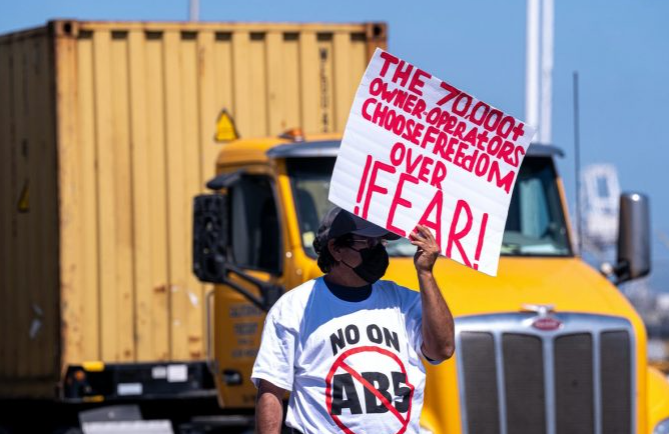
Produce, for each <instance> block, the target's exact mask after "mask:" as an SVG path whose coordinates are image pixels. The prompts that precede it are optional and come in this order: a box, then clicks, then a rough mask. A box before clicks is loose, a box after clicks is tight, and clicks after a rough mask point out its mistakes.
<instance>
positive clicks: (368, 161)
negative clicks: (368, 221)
mask: <svg viewBox="0 0 669 434" xmlns="http://www.w3.org/2000/svg"><path fill="white" fill-rule="evenodd" d="M371 165H372V156H371V155H368V156H367V159H366V160H365V168H364V169H363V171H362V179H360V186H359V187H358V196H357V197H356V199H355V201H356V202H357V203H360V201H361V200H362V193H363V192H364V191H365V184H366V183H367V174H368V173H369V168H370V166H371ZM353 212H354V213H355V214H357V215H360V207H359V206H358V205H356V206H355V208H354V209H353Z"/></svg>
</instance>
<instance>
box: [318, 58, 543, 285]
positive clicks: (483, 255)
mask: <svg viewBox="0 0 669 434" xmlns="http://www.w3.org/2000/svg"><path fill="white" fill-rule="evenodd" d="M534 132H535V131H534V129H533V128H531V127H530V126H528V125H525V124H524V123H523V122H521V121H519V120H518V119H515V118H514V117H513V116H510V115H508V114H506V113H504V112H502V111H501V110H499V109H496V108H494V107H492V106H490V105H489V104H486V103H485V102H483V101H479V100H478V99H476V98H474V97H473V96H471V95H470V94H468V93H466V92H464V91H461V90H460V89H457V88H455V87H454V86H451V85H450V84H448V83H446V82H444V81H442V80H440V79H438V78H437V77H434V76H432V75H431V74H429V73H427V72H425V71H423V70H421V69H419V68H416V67H415V66H414V65H411V64H410V63H408V62H405V61H404V60H402V59H399V58H397V57H395V56H393V55H392V54H390V53H388V52H385V51H383V50H381V49H377V50H376V52H375V53H374V57H373V58H372V60H371V61H370V63H369V66H368V67H367V70H366V71H365V75H364V76H363V78H362V82H361V83H360V87H358V91H357V93H356V96H355V100H354V102H353V106H352V108H351V113H350V115H349V118H348V123H347V124H346V131H345V132H344V137H343V139H342V143H341V148H340V149H339V154H338V157H337V162H336V164H335V168H334V172H333V175H332V181H331V185H330V195H329V199H330V201H331V202H333V203H335V204H337V205H339V206H340V207H342V208H344V209H346V210H348V211H351V212H353V213H355V214H357V215H359V216H361V217H362V218H364V219H367V220H369V221H371V222H373V223H375V224H377V225H379V226H382V227H384V228H386V229H388V230H390V231H392V232H394V233H396V234H399V235H401V236H404V237H408V236H409V234H410V233H411V232H412V231H413V230H414V228H415V227H416V225H417V224H422V225H425V226H427V227H429V228H430V229H431V230H432V232H433V233H434V235H435V238H436V239H437V242H438V243H439V246H440V248H441V252H442V254H443V255H445V256H447V257H449V258H451V259H453V260H455V261H457V262H459V263H461V264H464V265H466V266H468V267H471V268H473V269H476V270H479V271H481V272H483V273H485V274H488V275H491V276H496V275H497V266H498V263H499V255H500V249H501V244H502V236H503V234H504V226H505V224H506V217H507V213H508V210H509V202H510V200H511V193H512V192H513V186H514V184H515V182H516V178H517V176H518V171H519V169H520V165H521V163H522V162H523V158H524V157H525V153H526V151H527V148H528V146H529V145H530V140H531V139H532V137H533V136H534Z"/></svg>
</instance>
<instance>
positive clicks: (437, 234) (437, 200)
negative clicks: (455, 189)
mask: <svg viewBox="0 0 669 434" xmlns="http://www.w3.org/2000/svg"><path fill="white" fill-rule="evenodd" d="M443 199H444V193H443V192H442V191H441V190H437V194H435V195H434V197H433V198H432V201H431V202H430V204H429V205H428V206H427V208H425V212H424V213H423V216H422V217H421V218H420V221H419V222H418V224H419V225H423V226H427V227H428V228H430V229H432V231H433V232H434V238H435V240H436V241H437V245H439V250H441V210H442V206H443ZM433 210H435V211H436V215H435V218H434V220H430V215H432V211H433Z"/></svg>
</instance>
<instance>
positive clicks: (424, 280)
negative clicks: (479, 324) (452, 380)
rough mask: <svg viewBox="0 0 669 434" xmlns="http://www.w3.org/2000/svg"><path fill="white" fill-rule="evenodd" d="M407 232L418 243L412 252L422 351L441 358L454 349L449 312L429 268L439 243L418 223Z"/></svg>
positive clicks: (435, 359) (414, 242)
mask: <svg viewBox="0 0 669 434" xmlns="http://www.w3.org/2000/svg"><path fill="white" fill-rule="evenodd" d="M416 229H417V230H416V232H414V233H412V234H411V244H413V245H415V246H416V247H418V250H417V251H416V255H415V256H414V264H415V266H416V273H417V274H418V283H419V285H420V296H421V302H422V310H423V325H422V333H423V347H422V348H421V349H422V350H423V354H424V355H425V356H426V357H428V358H429V359H431V360H434V361H438V362H441V361H443V360H446V359H449V358H451V356H452V355H453V352H454V351H455V334H454V324H453V316H452V315H451V311H450V310H449V309H448V305H447V304H446V300H444V296H443V295H442V294H441V291H440V290H439V286H438V285H437V281H436V280H435V279H434V275H433V274H432V268H434V264H435V262H436V261H437V258H438V257H439V245H438V244H437V241H436V240H435V239H434V236H433V235H432V232H430V230H429V229H428V228H426V227H425V226H422V225H418V226H417V227H416Z"/></svg>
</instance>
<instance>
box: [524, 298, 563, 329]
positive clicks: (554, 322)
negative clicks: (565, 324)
mask: <svg viewBox="0 0 669 434" xmlns="http://www.w3.org/2000/svg"><path fill="white" fill-rule="evenodd" d="M523 311H530V312H536V313H537V316H536V317H534V318H531V323H530V325H531V326H532V327H534V328H535V329H538V330H543V331H553V330H557V329H559V328H560V327H562V322H561V321H560V320H559V319H557V318H555V317H554V316H551V314H552V313H555V306H553V305H552V304H524V305H523Z"/></svg>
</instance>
